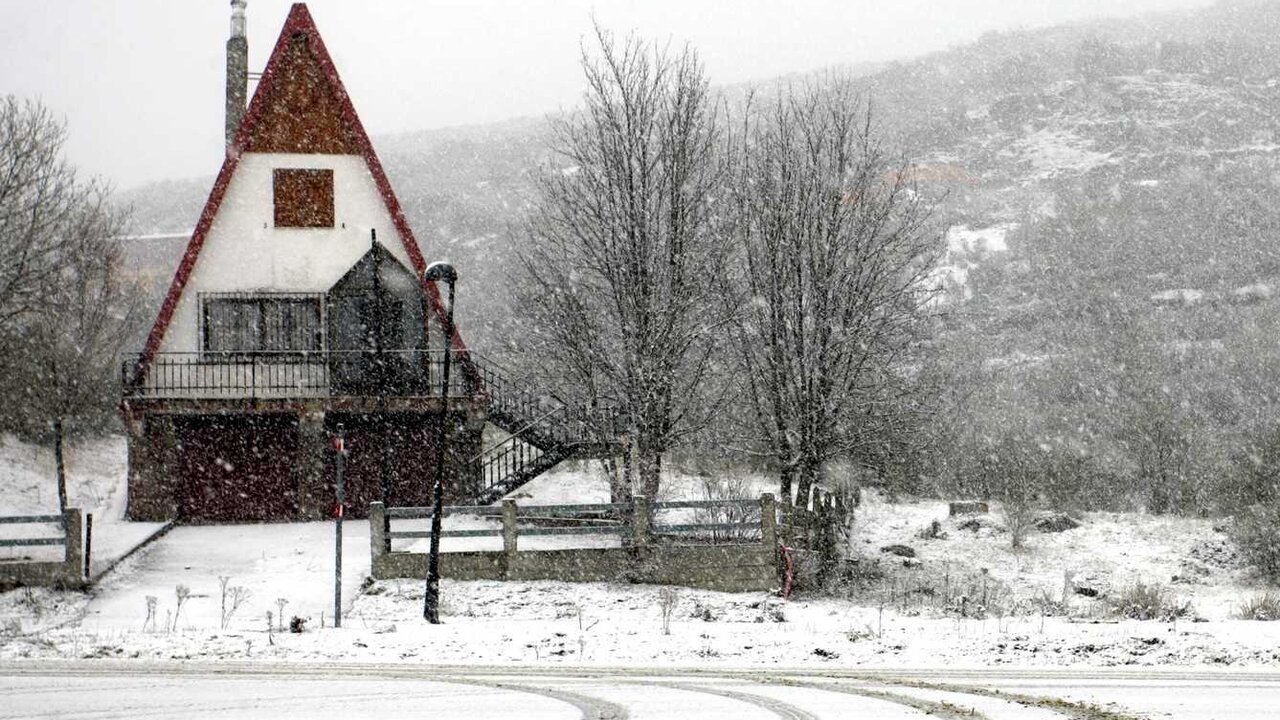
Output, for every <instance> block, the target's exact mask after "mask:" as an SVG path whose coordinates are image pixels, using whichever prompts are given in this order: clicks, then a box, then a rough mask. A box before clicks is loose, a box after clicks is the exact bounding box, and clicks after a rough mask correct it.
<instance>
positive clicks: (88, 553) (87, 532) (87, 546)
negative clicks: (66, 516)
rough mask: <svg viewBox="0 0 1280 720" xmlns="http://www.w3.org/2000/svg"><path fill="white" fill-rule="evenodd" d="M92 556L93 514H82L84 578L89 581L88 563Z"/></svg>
mask: <svg viewBox="0 0 1280 720" xmlns="http://www.w3.org/2000/svg"><path fill="white" fill-rule="evenodd" d="M92 555H93V513H85V514H84V578H85V579H86V580H88V579H89V575H90V572H89V571H90V568H89V563H90V562H91V557H92Z"/></svg>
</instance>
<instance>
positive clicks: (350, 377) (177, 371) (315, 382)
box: [120, 350, 482, 399]
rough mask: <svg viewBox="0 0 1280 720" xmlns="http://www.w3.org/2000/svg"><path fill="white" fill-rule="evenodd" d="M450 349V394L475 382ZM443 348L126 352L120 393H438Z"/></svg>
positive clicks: (472, 389)
mask: <svg viewBox="0 0 1280 720" xmlns="http://www.w3.org/2000/svg"><path fill="white" fill-rule="evenodd" d="M453 352H454V358H453V363H454V366H453V372H451V373H450V382H449V396H450V397H468V396H472V395H475V394H476V393H478V392H480V391H481V390H482V388H481V386H480V385H479V384H478V382H477V380H478V375H477V373H476V372H475V370H474V369H472V368H468V367H466V366H465V363H469V362H470V360H469V359H468V358H466V357H465V353H460V352H457V351H453ZM443 370H444V351H443V350H383V351H381V352H361V351H322V352H255V353H221V352H204V353H159V354H157V355H155V356H154V357H152V358H151V360H150V362H147V363H145V364H144V363H143V356H142V355H141V354H138V355H130V356H126V357H125V358H124V360H123V362H122V363H121V368H120V371H121V381H122V385H123V388H124V395H125V397H126V398H157V399H160V398H164V399H172V398H191V399H241V398H243V399H268V398H279V399H285V398H325V397H344V396H348V397H349V396H378V395H383V396H401V397H404V396H410V397H421V396H435V397H439V396H440V394H441V388H440V383H441V378H442V377H443Z"/></svg>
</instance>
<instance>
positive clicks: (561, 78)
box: [0, 0, 1210, 188]
mask: <svg viewBox="0 0 1280 720" xmlns="http://www.w3.org/2000/svg"><path fill="white" fill-rule="evenodd" d="M1208 4H1210V0H822V1H820V2H819V1H814V2H793V1H788V0H772V1H770V2H765V1H761V0H724V1H718V2H698V0H631V1H625V2H623V1H615V0H496V1H492V2H483V1H474V0H404V1H401V0H379V1H378V2H352V1H351V0H314V1H313V2H311V3H309V5H310V8H311V12H312V15H313V16H314V17H315V20H316V24H317V25H318V26H319V29H320V33H321V34H322V35H323V36H324V38H325V42H326V44H327V46H328V48H329V51H330V53H331V54H332V55H333V56H334V60H335V62H336V63H337V65H338V71H339V73H340V74H341V75H342V78H343V81H344V82H345V83H346V86H347V89H348V91H350V93H351V95H352V98H353V99H354V101H355V104H356V110H357V111H358V112H359V113H360V117H361V119H362V120H363V121H364V124H365V127H366V128H367V129H368V130H369V132H370V134H371V135H373V136H374V138H375V142H376V138H377V136H378V135H382V134H387V133H394V132H401V131H408V130H420V129H426V128H434V127H442V126H449V125H461V124H471V123H480V122H486V121H492V120H500V119H503V118H508V117H514V116H520V115H537V114H543V113H546V112H549V111H554V110H556V109H559V108H561V107H570V106H572V105H575V104H576V102H577V97H578V95H579V93H580V83H579V78H580V75H579V70H578V67H577V60H578V53H579V43H580V41H581V40H582V38H583V36H584V34H585V33H587V32H589V30H590V26H591V17H592V14H593V13H594V15H595V17H596V18H597V19H598V20H599V21H600V22H601V24H602V25H604V26H605V27H607V28H610V29H614V30H619V31H628V30H636V31H638V32H639V33H640V34H641V35H643V36H646V37H650V38H659V39H671V40H674V41H676V42H684V41H688V42H691V43H692V44H693V45H694V46H695V47H696V48H697V49H698V51H699V52H700V53H701V55H702V57H703V59H704V61H705V62H706V65H707V68H708V71H709V73H710V75H711V77H712V80H713V81H714V82H716V83H732V82H738V81H742V80H750V79H758V78H768V77H772V76H776V75H781V74H785V73H788V72H796V71H805V70H812V69H816V68H820V67H824V66H827V65H832V64H837V63H850V62H860V61H867V60H887V59H894V58H905V57H910V56H914V55H918V54H921V53H924V52H928V51H932V50H939V49H944V48H947V47H949V46H953V45H957V44H961V43H964V42H967V41H970V40H973V39H976V38H977V37H978V36H979V35H981V34H982V33H983V32H986V31H988V30H999V29H1011V28H1027V27H1036V26H1042V25H1050V24H1056V23H1060V22H1064V21H1069V20H1076V19H1082V18H1088V17H1098V16H1103V15H1116V14H1124V15H1132V14H1137V13H1141V12H1148V11H1152V10H1163V9H1181V8H1191V7H1198V6H1204V5H1208ZM288 9H289V3H288V2H285V1H284V0H249V11H248V18H249V33H248V34H249V65H250V70H254V71H260V70H261V69H262V67H263V65H265V63H266V56H267V53H268V52H269V51H270V49H271V46H272V45H273V43H274V42H275V39H276V36H277V34H278V33H279V30H280V26H281V24H282V23H283V22H284V18H285V15H286V14H287V12H288ZM229 17H230V10H229V2H228V0H53V1H47V2H46V1H41V2H29V1H25V0H24V1H19V0H0V93H15V94H17V95H19V96H28V97H38V98H40V99H42V100H43V101H44V103H45V104H47V105H48V106H50V107H51V108H52V109H53V110H54V111H55V112H56V113H57V114H58V115H59V116H60V117H63V118H65V120H66V122H67V124H68V126H69V133H70V139H69V142H68V153H69V156H70V158H71V160H72V161H73V162H75V163H76V164H77V165H79V166H80V167H81V168H82V169H83V170H84V171H86V172H89V173H92V174H98V175H102V176H104V177H106V178H108V179H110V180H111V181H113V182H114V183H115V184H116V186H117V187H121V188H126V187H131V186H134V185H137V184H140V183H143V182H147V181H151V180H158V179H164V178H179V177H189V176H195V175H209V174H212V173H214V172H216V170H217V167H218V164H219V163H220V162H221V153H222V143H223V136H222V123H223V117H222V116H223V64H224V43H225V41H226V37H227V32H228V19H229ZM252 90H253V86H252V85H251V86H250V92H252Z"/></svg>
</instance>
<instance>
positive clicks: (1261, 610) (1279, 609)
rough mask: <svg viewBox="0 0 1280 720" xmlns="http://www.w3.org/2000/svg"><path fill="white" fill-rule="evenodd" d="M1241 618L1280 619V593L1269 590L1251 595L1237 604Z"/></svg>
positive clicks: (1236, 615) (1237, 610)
mask: <svg viewBox="0 0 1280 720" xmlns="http://www.w3.org/2000/svg"><path fill="white" fill-rule="evenodd" d="M1235 617H1236V618H1237V619H1239V620H1280V593H1275V592H1271V591H1267V592H1264V593H1258V594H1257V595H1251V596H1249V597H1247V598H1245V599H1244V602H1242V603H1240V604H1239V605H1238V606H1236V612H1235Z"/></svg>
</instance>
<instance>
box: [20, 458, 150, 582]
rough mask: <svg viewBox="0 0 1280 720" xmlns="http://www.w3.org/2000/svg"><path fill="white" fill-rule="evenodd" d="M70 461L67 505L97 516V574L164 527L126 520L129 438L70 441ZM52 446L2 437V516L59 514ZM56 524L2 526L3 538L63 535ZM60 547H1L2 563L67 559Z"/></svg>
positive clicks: (93, 562) (93, 566) (93, 560)
mask: <svg viewBox="0 0 1280 720" xmlns="http://www.w3.org/2000/svg"><path fill="white" fill-rule="evenodd" d="M63 458H64V460H65V462H66V477H67V506H68V507H76V508H80V509H81V510H83V511H84V512H85V513H88V514H92V515H93V543H92V548H91V552H90V560H91V572H92V574H94V575H95V576H96V575H97V574H99V573H101V572H103V571H104V570H106V568H107V567H108V566H109V565H110V564H111V563H112V562H114V561H115V560H117V559H118V558H119V557H121V556H122V555H124V554H125V553H126V552H128V551H129V550H130V549H132V548H133V547H135V546H136V545H137V544H138V543H140V542H142V540H144V539H145V538H146V537H147V536H149V535H151V534H152V533H154V532H156V531H157V530H159V529H160V528H161V527H163V523H135V522H126V521H125V519H124V513H125V505H126V501H127V482H126V471H127V468H126V452H125V440H124V438H123V437H122V436H119V435H110V436H106V437H94V438H77V439H72V440H70V441H69V442H68V443H67V445H66V448H65V450H64V453H63ZM56 477H57V474H56V471H55V464H54V458H53V450H52V449H51V448H49V447H42V446H40V445H38V444H35V443H30V442H24V441H22V440H19V439H18V438H16V437H14V436H13V435H8V434H5V435H0V493H2V494H3V497H4V502H3V503H0V515H56V514H57V513H58V486H57V483H56V480H55V478H56ZM60 532H61V531H60V529H59V528H58V527H57V526H55V525H52V524H42V525H30V524H18V525H0V537H10V538H12V537H23V538H34V537H45V536H56V535H59V534H60ZM62 553H63V549H62V546H60V545H55V546H48V545H45V546H30V547H0V561H3V560H11V559H22V558H27V559H32V560H51V561H57V560H60V559H62Z"/></svg>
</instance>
